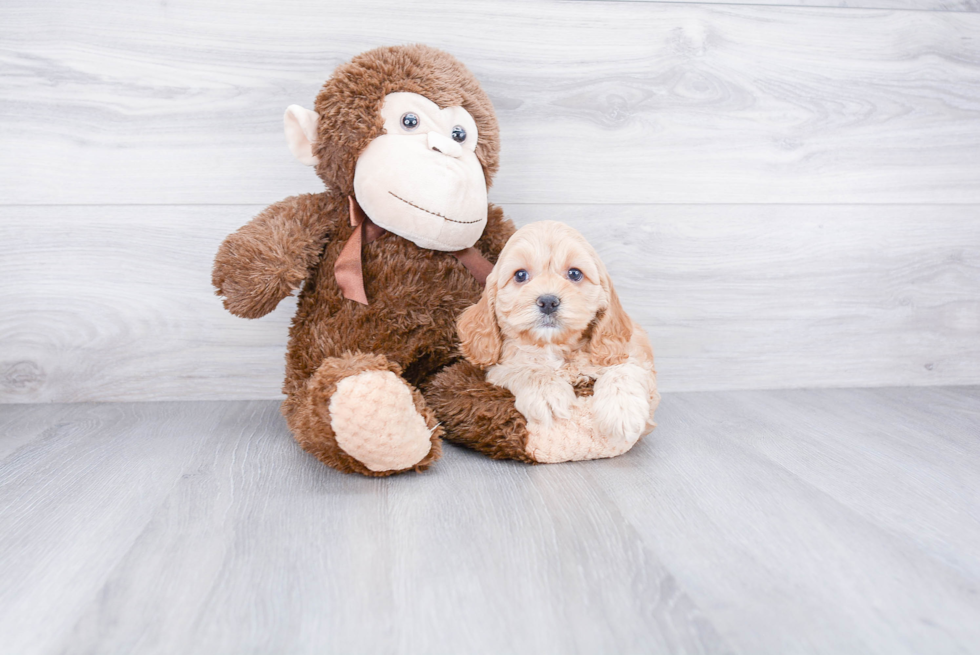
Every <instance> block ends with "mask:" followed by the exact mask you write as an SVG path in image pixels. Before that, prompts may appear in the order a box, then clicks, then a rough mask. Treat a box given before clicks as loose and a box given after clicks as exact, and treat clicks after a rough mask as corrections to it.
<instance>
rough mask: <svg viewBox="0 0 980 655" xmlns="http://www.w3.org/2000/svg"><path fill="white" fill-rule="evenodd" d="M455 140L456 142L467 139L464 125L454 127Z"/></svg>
mask: <svg viewBox="0 0 980 655" xmlns="http://www.w3.org/2000/svg"><path fill="white" fill-rule="evenodd" d="M453 141H455V142H456V143H462V142H463V141H466V130H464V129H463V126H462V125H457V126H456V127H454V128H453Z"/></svg>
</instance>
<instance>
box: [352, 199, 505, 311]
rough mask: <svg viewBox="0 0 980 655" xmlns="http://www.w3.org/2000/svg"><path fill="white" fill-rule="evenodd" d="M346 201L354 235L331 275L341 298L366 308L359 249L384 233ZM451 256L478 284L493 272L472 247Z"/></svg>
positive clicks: (362, 212) (362, 211)
mask: <svg viewBox="0 0 980 655" xmlns="http://www.w3.org/2000/svg"><path fill="white" fill-rule="evenodd" d="M347 199H348V200H349V201H350V224H351V225H352V226H353V227H354V233H353V234H351V235H350V238H348V239H347V243H345V244H344V247H343V249H342V250H341V251H340V256H338V257H337V262H336V263H335V264H334V265H333V274H334V277H336V278H337V286H339V287H340V290H341V292H342V293H343V294H344V298H347V299H349V300H353V301H355V302H359V303H361V304H362V305H366V304H368V301H367V294H366V293H365V292H364V270H363V268H362V267H361V248H362V247H363V245H364V244H366V243H371V242H372V241H374V240H375V239H377V238H378V237H380V236H381V235H382V234H384V233H385V232H386V230H385V229H384V228H383V227H379V226H378V225H376V224H375V223H374V222H373V221H372V220H371V219H370V218H368V217H367V215H366V214H365V213H364V210H363V209H361V206H360V205H359V204H357V201H356V200H354V196H348V197H347ZM452 255H453V256H454V257H456V259H458V260H459V261H460V263H462V264H463V266H465V267H466V270H468V271H469V272H470V274H471V275H472V276H473V277H474V278H476V281H477V282H479V283H480V284H486V282H487V276H488V275H490V271H491V270H493V264H491V263H490V262H489V261H487V259H486V257H484V256H483V255H482V254H481V253H480V251H479V250H477V249H476V248H473V247H470V248H464V249H463V250H457V251H456V252H454V253H452Z"/></svg>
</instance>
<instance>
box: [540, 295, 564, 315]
mask: <svg viewBox="0 0 980 655" xmlns="http://www.w3.org/2000/svg"><path fill="white" fill-rule="evenodd" d="M560 304H561V300H559V299H558V296H552V295H547V296H538V311H540V312H541V313H542V314H544V315H545V316H548V315H549V314H554V313H555V312H557V311H558V305H560Z"/></svg>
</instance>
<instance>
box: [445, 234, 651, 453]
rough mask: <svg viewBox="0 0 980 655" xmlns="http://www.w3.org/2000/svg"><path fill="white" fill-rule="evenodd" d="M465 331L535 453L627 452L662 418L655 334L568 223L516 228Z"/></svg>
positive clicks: (461, 324)
mask: <svg viewBox="0 0 980 655" xmlns="http://www.w3.org/2000/svg"><path fill="white" fill-rule="evenodd" d="M458 329H459V336H460V341H461V348H462V351H463V354H464V355H465V356H466V358H467V359H468V360H470V361H471V362H472V363H474V364H476V365H477V366H480V367H483V368H486V370H487V374H486V379H487V381H488V382H490V383H492V384H495V385H498V386H501V387H504V388H506V389H508V390H510V392H511V393H513V394H514V399H515V407H516V408H517V410H518V411H519V412H520V413H521V414H523V415H524V417H525V418H526V419H527V430H528V443H527V446H526V448H527V452H528V454H529V455H530V456H531V457H533V459H534V460H536V461H539V462H556V461H568V460H573V459H593V458H598V457H612V456H614V455H619V454H621V453H624V452H626V451H627V450H629V449H630V448H631V447H632V446H633V444H635V443H636V441H637V439H639V438H640V436H641V435H643V434H645V433H646V432H649V431H650V430H651V429H653V427H654V426H655V424H654V422H653V414H654V410H656V408H657V404H658V403H659V400H660V395H659V394H658V393H657V379H656V372H655V371H654V368H653V349H652V348H651V346H650V342H649V340H648V339H647V336H646V333H644V331H643V329H642V328H641V327H640V326H639V325H638V324H637V323H635V322H634V321H633V320H632V319H630V317H629V316H627V314H626V312H625V311H624V310H623V307H622V305H621V304H620V302H619V298H618V297H617V295H616V291H615V289H614V288H613V284H612V281H611V280H610V279H609V274H608V272H607V271H606V267H605V266H604V265H603V263H602V261H601V260H600V259H599V256H598V254H597V253H596V251H595V249H594V248H593V247H592V246H591V245H590V244H589V243H588V242H587V241H586V240H585V238H584V237H583V236H582V235H581V234H580V233H579V232H578V231H577V230H575V229H573V228H571V227H569V226H567V225H564V224H562V223H558V222H555V221H542V222H539V223H532V224H530V225H527V226H525V227H523V228H521V229H520V230H518V231H517V232H516V233H515V234H514V236H512V237H511V238H510V240H509V241H508V242H507V245H506V246H505V247H504V249H503V251H502V252H501V253H500V257H499V258H498V260H497V263H496V266H495V267H494V269H493V271H492V272H491V274H490V276H489V277H488V279H487V283H486V288H485V290H484V292H483V295H482V297H481V298H480V301H479V303H478V304H476V305H474V306H473V307H470V308H469V309H467V310H466V311H465V312H463V314H462V315H461V316H460V319H459V321H458ZM590 387H591V389H592V395H587V394H588V389H589V388H590ZM576 389H578V390H579V394H576Z"/></svg>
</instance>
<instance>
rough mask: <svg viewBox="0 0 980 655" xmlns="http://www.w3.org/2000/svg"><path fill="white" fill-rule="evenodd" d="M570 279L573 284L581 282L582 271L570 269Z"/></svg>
mask: <svg viewBox="0 0 980 655" xmlns="http://www.w3.org/2000/svg"><path fill="white" fill-rule="evenodd" d="M568 279H569V280H571V281H572V282H581V281H582V271H580V270H578V269H577V268H570V269H568Z"/></svg>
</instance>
